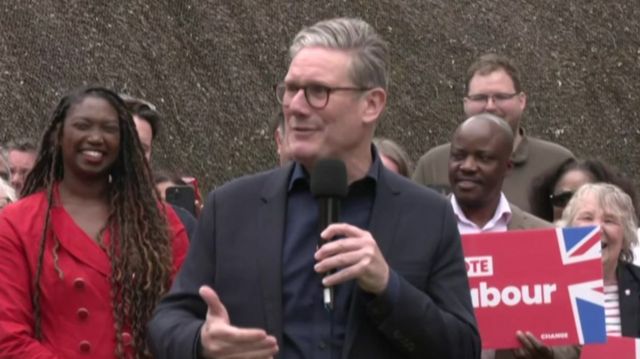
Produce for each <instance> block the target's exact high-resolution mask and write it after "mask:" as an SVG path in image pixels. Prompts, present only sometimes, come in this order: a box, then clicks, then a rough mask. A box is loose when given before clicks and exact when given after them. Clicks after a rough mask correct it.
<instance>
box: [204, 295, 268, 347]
mask: <svg viewBox="0 0 640 359" xmlns="http://www.w3.org/2000/svg"><path fill="white" fill-rule="evenodd" d="M199 293H200V297H202V299H203V300H204V301H205V303H207V307H208V309H207V319H206V320H205V322H204V325H203V326H202V328H201V329H200V345H201V346H202V354H203V356H204V357H205V358H216V359H222V358H224V359H239V358H243V359H244V358H247V359H248V358H255V359H258V358H272V357H273V355H275V354H276V353H277V352H278V343H277V342H276V338H274V337H273V336H271V335H268V334H267V333H266V332H265V331H264V330H262V329H245V328H238V327H234V326H232V325H231V324H230V321H229V314H228V313H227V309H226V308H225V307H224V305H223V304H222V302H221V301H220V298H219V297H218V295H217V294H216V292H215V291H214V290H213V289H211V288H210V287H208V286H202V287H200V291H199Z"/></svg>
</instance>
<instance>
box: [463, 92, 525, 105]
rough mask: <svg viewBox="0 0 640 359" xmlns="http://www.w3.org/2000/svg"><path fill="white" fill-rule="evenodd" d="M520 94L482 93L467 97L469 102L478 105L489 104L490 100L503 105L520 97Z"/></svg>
mask: <svg viewBox="0 0 640 359" xmlns="http://www.w3.org/2000/svg"><path fill="white" fill-rule="evenodd" d="M519 94H520V92H516V93H494V94H484V93H480V94H477V95H468V96H466V98H467V100H469V101H471V102H477V103H483V104H485V103H487V102H489V99H491V100H492V101H493V103H503V102H506V101H509V100H511V99H512V98H514V97H516V96H518V95H519Z"/></svg>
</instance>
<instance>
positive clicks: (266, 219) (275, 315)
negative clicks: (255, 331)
mask: <svg viewBox="0 0 640 359" xmlns="http://www.w3.org/2000/svg"><path fill="white" fill-rule="evenodd" d="M292 168H293V167H292V166H291V165H289V166H286V167H285V168H282V169H280V170H276V171H274V172H273V173H272V174H271V176H270V177H269V178H268V179H267V180H266V181H265V185H264V187H263V188H262V190H261V192H260V199H261V204H260V208H259V210H258V218H259V221H258V227H257V228H256V232H255V234H256V239H257V242H256V243H257V246H256V250H257V252H256V254H257V261H258V270H259V271H260V285H261V288H260V291H261V295H262V303H263V305H264V313H265V322H266V329H267V332H269V333H270V334H272V335H274V336H275V337H276V339H277V340H278V343H280V345H282V344H281V343H282V242H283V239H284V229H285V223H284V222H285V218H286V217H285V215H286V212H285V211H286V207H287V181H288V179H289V175H290V173H291V169H292Z"/></svg>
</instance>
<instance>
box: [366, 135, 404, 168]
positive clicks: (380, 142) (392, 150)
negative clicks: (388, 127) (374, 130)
mask: <svg viewBox="0 0 640 359" xmlns="http://www.w3.org/2000/svg"><path fill="white" fill-rule="evenodd" d="M373 144H374V145H375V146H376V148H377V149H378V152H379V154H380V155H385V156H387V157H388V158H390V159H391V160H392V161H393V162H395V164H396V166H398V171H399V172H400V174H401V175H403V176H405V177H409V176H411V173H412V172H413V169H412V163H411V159H410V158H409V155H408V154H407V151H405V150H404V149H403V148H402V146H400V145H399V144H398V143H396V142H395V141H392V140H390V139H388V138H383V137H374V138H373Z"/></svg>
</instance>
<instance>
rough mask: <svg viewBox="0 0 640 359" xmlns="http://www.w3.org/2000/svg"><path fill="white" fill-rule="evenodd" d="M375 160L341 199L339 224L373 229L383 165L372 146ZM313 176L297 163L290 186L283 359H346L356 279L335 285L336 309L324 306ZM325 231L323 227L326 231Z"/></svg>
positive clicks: (286, 236) (284, 246)
mask: <svg viewBox="0 0 640 359" xmlns="http://www.w3.org/2000/svg"><path fill="white" fill-rule="evenodd" d="M371 148H372V149H371V155H372V158H373V162H372V164H371V167H370V168H369V172H368V173H367V174H366V176H364V177H363V178H361V179H359V180H357V181H355V182H353V183H351V184H350V185H349V191H348V194H347V197H346V198H345V199H343V200H342V201H341V208H340V217H339V221H340V222H342V223H349V224H351V225H354V226H356V227H358V228H361V229H365V230H366V229H368V228H369V222H370V218H371V209H372V207H373V202H374V198H375V193H376V185H377V182H378V178H379V174H380V170H381V166H382V164H381V161H380V159H379V158H378V154H377V150H376V149H375V147H374V146H372V147H371ZM309 184H310V181H309V174H308V172H307V171H306V170H305V169H304V167H303V166H302V165H300V164H299V163H295V164H294V168H293V171H292V173H291V177H290V179H289V185H288V192H287V193H288V196H287V213H286V227H285V235H284V236H285V238H284V243H283V248H282V261H283V265H282V288H283V295H282V301H283V303H282V305H283V316H284V317H283V325H284V327H283V343H282V345H281V347H280V348H281V352H280V354H281V357H282V358H287V359H290V358H318V359H320V358H327V359H338V358H340V357H341V352H342V347H343V344H344V339H345V334H346V327H347V318H348V313H349V306H350V302H351V294H352V290H353V286H354V281H349V282H346V283H343V284H340V285H337V286H335V287H334V295H335V297H334V310H332V311H328V310H327V309H326V308H325V307H324V303H323V286H322V282H321V281H322V277H321V275H320V274H318V273H316V272H315V271H314V269H313V267H314V265H315V264H316V260H315V259H314V254H315V252H316V250H317V243H318V240H319V238H320V232H321V229H320V228H318V226H319V224H318V218H319V213H318V203H317V201H316V199H315V198H314V197H313V195H312V194H311V191H310V185H309ZM322 230H323V229H322Z"/></svg>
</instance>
